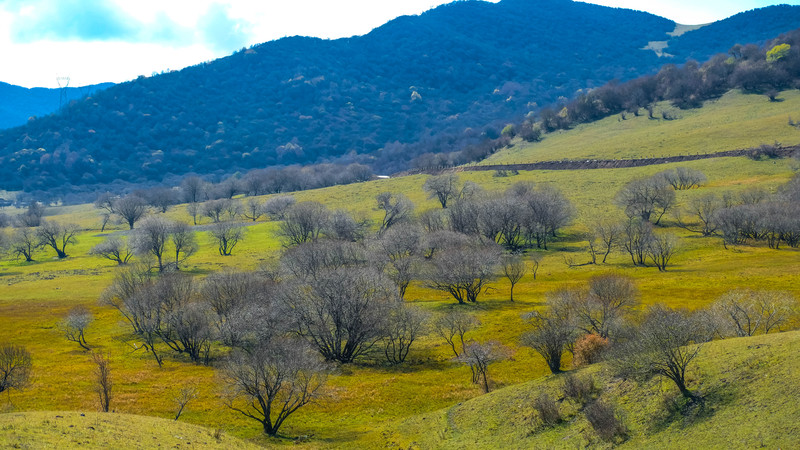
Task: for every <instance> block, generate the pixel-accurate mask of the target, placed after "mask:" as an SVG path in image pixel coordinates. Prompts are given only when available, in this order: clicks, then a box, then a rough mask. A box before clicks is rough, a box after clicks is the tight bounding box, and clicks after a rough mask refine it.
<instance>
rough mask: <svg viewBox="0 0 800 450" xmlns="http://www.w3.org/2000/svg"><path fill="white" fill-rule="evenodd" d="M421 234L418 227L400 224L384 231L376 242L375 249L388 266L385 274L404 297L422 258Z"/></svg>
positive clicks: (417, 271) (401, 296)
mask: <svg viewBox="0 0 800 450" xmlns="http://www.w3.org/2000/svg"><path fill="white" fill-rule="evenodd" d="M422 241H423V233H422V230H421V229H420V228H419V227H416V226H414V225H410V224H400V225H397V226H395V227H392V228H389V229H388V230H386V231H385V232H384V233H383V234H382V235H381V236H380V238H379V239H378V240H377V241H376V247H377V248H378V249H379V251H380V253H381V254H382V255H384V256H385V257H386V258H387V260H388V264H387V265H386V269H385V270H386V273H387V275H388V276H389V278H391V279H392V281H394V283H395V284H396V285H397V288H398V290H399V291H400V298H404V297H405V293H406V289H407V288H408V285H409V284H410V283H411V281H412V280H413V279H414V278H416V277H417V274H418V273H419V266H420V264H421V256H422V245H423V244H422Z"/></svg>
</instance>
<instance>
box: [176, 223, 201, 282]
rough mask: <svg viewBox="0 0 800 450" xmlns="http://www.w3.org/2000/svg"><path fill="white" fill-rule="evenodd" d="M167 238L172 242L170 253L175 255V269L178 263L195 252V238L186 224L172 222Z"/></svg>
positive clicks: (178, 267) (177, 268)
mask: <svg viewBox="0 0 800 450" xmlns="http://www.w3.org/2000/svg"><path fill="white" fill-rule="evenodd" d="M169 240H170V242H171V243H172V253H173V254H174V255H175V270H180V265H181V264H182V263H183V262H184V261H186V259H187V258H189V257H190V256H192V255H193V254H195V252H197V248H198V246H197V238H196V237H195V234H194V230H192V228H191V227H190V226H189V225H188V224H186V223H183V222H172V225H171V226H170V229H169Z"/></svg>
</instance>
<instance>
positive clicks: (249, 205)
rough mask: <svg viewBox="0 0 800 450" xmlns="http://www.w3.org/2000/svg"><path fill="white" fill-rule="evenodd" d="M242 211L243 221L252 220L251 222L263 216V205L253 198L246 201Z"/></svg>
mask: <svg viewBox="0 0 800 450" xmlns="http://www.w3.org/2000/svg"><path fill="white" fill-rule="evenodd" d="M242 210H243V212H242V216H244V218H245V219H249V220H252V221H253V222H255V221H256V220H258V219H259V218H261V216H263V215H264V205H263V204H262V203H261V201H259V200H258V199H255V198H250V199H248V200H247V202H246V203H245V204H244V208H242Z"/></svg>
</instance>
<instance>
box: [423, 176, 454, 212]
mask: <svg viewBox="0 0 800 450" xmlns="http://www.w3.org/2000/svg"><path fill="white" fill-rule="evenodd" d="M458 184H459V179H458V175H456V174H454V173H445V174H442V175H436V176H432V177H429V178H428V179H427V180H425V184H423V185H422V189H424V190H425V191H426V192H428V198H436V199H437V200H439V203H441V205H442V208H447V202H448V201H449V200H450V199H453V198H455V197H456V195H457V194H458V190H459V187H458Z"/></svg>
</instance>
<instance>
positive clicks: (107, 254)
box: [89, 236, 133, 266]
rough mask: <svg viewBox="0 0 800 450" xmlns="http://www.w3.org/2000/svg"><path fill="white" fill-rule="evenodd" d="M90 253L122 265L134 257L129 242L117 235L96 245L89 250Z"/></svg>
mask: <svg viewBox="0 0 800 450" xmlns="http://www.w3.org/2000/svg"><path fill="white" fill-rule="evenodd" d="M89 254H90V255H96V256H99V257H101V258H106V259H109V260H111V261H114V262H116V263H117V265H120V266H122V265H125V264H127V263H128V261H130V260H131V258H132V257H133V252H132V251H131V249H130V248H129V247H128V244H127V242H126V241H125V240H123V239H121V238H119V237H116V236H111V237H109V238H107V239H106V240H104V241H103V242H101V243H99V244H97V245H95V246H94V247H92V249H91V250H89Z"/></svg>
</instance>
